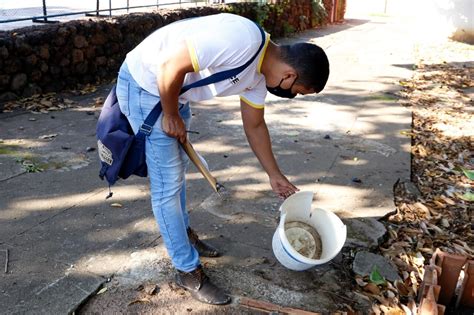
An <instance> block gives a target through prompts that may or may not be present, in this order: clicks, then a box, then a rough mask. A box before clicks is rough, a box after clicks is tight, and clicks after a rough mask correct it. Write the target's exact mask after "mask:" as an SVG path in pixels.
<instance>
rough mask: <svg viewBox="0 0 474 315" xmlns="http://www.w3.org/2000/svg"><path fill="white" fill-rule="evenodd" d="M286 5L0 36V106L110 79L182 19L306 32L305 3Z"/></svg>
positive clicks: (74, 24) (165, 14) (133, 17)
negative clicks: (237, 21)
mask: <svg viewBox="0 0 474 315" xmlns="http://www.w3.org/2000/svg"><path fill="white" fill-rule="evenodd" d="M286 4H288V5H289V6H290V8H291V9H290V10H283V11H284V12H281V11H282V9H281V8H280V9H278V6H276V5H271V4H270V5H268V6H266V7H267V8H264V9H262V6H257V5H256V4H251V3H242V4H233V5H223V6H212V7H211V6H206V7H195V8H189V9H183V10H173V11H170V10H160V11H158V12H156V13H142V14H129V15H124V16H121V17H117V18H115V19H114V20H112V21H108V20H76V21H71V22H66V23H62V24H49V25H41V26H32V27H26V28H21V29H16V30H13V31H7V32H0V102H2V101H8V100H14V99H17V98H19V97H28V96H32V95H34V94H40V93H47V92H57V91H60V90H63V89H67V88H77V87H78V86H79V85H80V84H87V83H96V82H98V81H101V80H109V79H112V78H114V77H115V76H116V75H117V71H118V68H119V66H120V64H121V63H122V61H123V60H124V58H125V55H126V53H127V52H128V51H130V50H131V49H132V48H133V47H135V46H136V45H137V44H138V43H139V42H140V41H141V40H143V39H144V38H145V37H146V36H147V35H149V34H150V33H151V32H153V31H154V30H156V29H157V28H159V27H161V26H163V25H167V24H169V23H171V22H174V21H177V20H180V19H183V18H189V17H196V16H203V15H209V14H216V13H219V12H233V13H237V14H241V15H243V16H246V17H248V18H250V19H252V20H254V21H257V22H260V23H262V24H263V25H264V27H265V29H266V30H267V31H268V32H269V33H271V34H272V35H273V36H274V37H276V36H280V35H284V34H285V33H287V32H288V31H298V30H304V29H305V28H309V27H312V24H311V17H310V15H311V8H312V6H311V0H291V1H287V2H286ZM260 9H262V10H260ZM259 10H260V11H259ZM278 10H280V11H278ZM285 28H286V29H285ZM210 36H212V34H210Z"/></svg>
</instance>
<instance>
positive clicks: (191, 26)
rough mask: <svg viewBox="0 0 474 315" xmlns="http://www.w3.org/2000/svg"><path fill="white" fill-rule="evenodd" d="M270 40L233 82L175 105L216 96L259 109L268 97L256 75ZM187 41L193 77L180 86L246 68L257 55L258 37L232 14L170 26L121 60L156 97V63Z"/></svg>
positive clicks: (253, 27) (199, 90)
mask: <svg viewBox="0 0 474 315" xmlns="http://www.w3.org/2000/svg"><path fill="white" fill-rule="evenodd" d="M269 41H270V35H269V34H268V33H265V45H264V47H262V50H261V51H260V52H259V54H258V56H257V57H256V58H255V60H254V61H253V62H252V63H251V64H250V65H249V66H248V67H247V68H246V69H245V70H244V71H242V72H241V73H240V74H238V75H237V77H232V78H229V79H226V80H224V81H221V82H217V83H214V84H211V85H207V86H203V87H199V88H194V89H190V90H189V91H187V92H186V93H184V94H183V95H181V96H180V98H179V101H180V102H182V103H185V102H187V101H194V102H197V101H202V100H208V99H211V98H213V97H215V96H229V95H240V97H241V99H243V100H244V101H245V102H247V103H248V104H250V105H251V106H253V107H255V108H263V106H264V102H265V96H266V94H267V89H266V84H265V77H264V76H263V75H262V74H261V72H260V67H261V66H262V61H263V57H264V56H265V51H266V48H267V46H268V42H269ZM182 42H186V44H187V47H188V50H189V54H190V56H191V60H192V63H193V68H194V71H195V72H193V73H188V74H186V77H185V79H184V85H187V84H190V83H192V82H196V81H198V80H200V79H202V78H205V77H208V76H209V75H211V74H213V73H217V72H221V71H224V70H229V69H233V68H236V67H239V66H241V65H243V64H245V63H246V62H247V61H248V60H250V58H252V57H253V55H254V54H255V53H256V52H257V50H258V47H259V46H260V44H261V42H262V35H261V33H260V31H259V29H258V27H257V26H256V25H255V23H254V22H252V21H250V20H248V19H246V18H244V17H241V16H238V15H233V14H228V13H222V14H216V15H210V16H204V17H198V18H192V19H186V20H183V21H178V22H174V23H172V24H169V25H167V26H165V27H162V28H160V29H158V30H157V31H155V32H154V33H152V34H151V35H149V36H148V37H147V38H145V39H144V40H143V42H141V43H140V44H139V45H138V46H137V47H136V48H135V49H133V50H132V51H131V52H129V53H128V54H127V57H126V59H125V61H126V63H127V66H128V69H129V71H130V74H131V75H132V77H133V78H134V79H135V81H137V83H138V84H139V85H140V86H141V87H142V88H143V89H145V90H146V91H148V92H150V93H152V94H154V95H159V91H158V85H157V74H158V71H159V69H160V64H161V63H162V62H164V61H166V60H167V59H169V58H171V57H172V56H173V54H174V52H175V51H176V47H177V46H178V45H179V44H182Z"/></svg>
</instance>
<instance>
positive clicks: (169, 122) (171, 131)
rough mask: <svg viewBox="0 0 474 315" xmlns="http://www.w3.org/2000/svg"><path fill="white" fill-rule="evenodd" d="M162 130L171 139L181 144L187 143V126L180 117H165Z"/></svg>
mask: <svg viewBox="0 0 474 315" xmlns="http://www.w3.org/2000/svg"><path fill="white" fill-rule="evenodd" d="M161 128H162V129H163V131H164V132H165V133H166V134H167V135H168V136H170V137H173V138H176V139H178V141H179V142H181V143H184V142H185V141H186V125H185V124H184V121H183V119H182V118H181V116H179V115H166V114H164V115H163V120H162V122H161Z"/></svg>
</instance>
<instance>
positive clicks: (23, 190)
mask: <svg viewBox="0 0 474 315" xmlns="http://www.w3.org/2000/svg"><path fill="white" fill-rule="evenodd" d="M409 30H410V26H409V24H407V23H405V21H400V20H396V19H392V18H374V19H373V20H348V21H347V23H346V24H345V25H336V26H331V27H328V28H326V29H323V30H311V31H308V32H305V33H302V34H298V35H297V36H296V37H294V38H290V39H286V40H284V41H282V42H294V41H299V40H307V41H311V42H315V43H317V44H319V45H321V46H322V47H323V48H325V49H326V50H327V52H328V55H329V58H330V61H331V77H330V81H329V82H328V86H327V88H326V89H325V91H324V93H322V94H321V95H315V96H305V97H297V98H296V99H294V100H291V101H289V100H281V99H278V98H276V97H273V96H270V97H269V98H268V105H267V107H266V109H265V110H266V120H267V124H268V128H269V130H270V133H271V136H272V139H273V149H274V152H275V155H276V157H277V159H278V161H279V163H280V166H281V168H282V170H283V172H284V173H285V174H286V175H287V176H288V177H289V178H290V179H291V180H292V181H293V182H294V183H295V184H296V185H297V186H298V187H299V188H300V189H304V190H311V191H314V192H315V199H314V206H315V207H322V208H326V209H328V210H332V211H335V212H337V213H338V215H340V216H341V217H343V218H344V219H345V221H346V222H348V223H347V224H348V225H349V223H354V224H353V225H354V226H356V227H360V226H361V225H360V224H359V223H360V222H365V223H367V224H369V223H370V224H369V225H368V226H370V229H368V230H369V232H370V235H362V236H361V238H362V239H369V240H371V241H370V242H369V243H360V242H358V241H357V239H355V241H354V242H352V243H350V242H349V243H350V246H362V247H370V246H372V245H370V244H373V242H376V241H377V239H378V238H379V235H380V233H383V230H382V229H378V228H377V229H375V228H373V227H374V225H373V224H372V223H374V222H375V223H374V224H375V225H376V226H377V227H378V225H377V223H376V222H377V221H375V220H374V218H378V217H380V216H383V215H385V214H386V213H387V212H390V211H392V210H393V207H394V205H393V194H392V186H393V184H394V183H395V182H396V180H397V179H398V178H409V165H410V161H409V159H410V155H409V145H410V143H409V138H406V137H404V136H403V135H401V134H400V131H402V130H407V129H410V121H411V120H410V119H411V117H410V114H409V112H407V111H406V110H405V109H404V108H402V107H401V106H399V104H397V102H396V101H397V100H396V99H395V98H394V97H393V94H391V93H393V92H394V91H396V90H397V88H398V83H397V81H398V80H399V79H401V78H406V77H409V76H410V74H411V64H413V63H414V61H413V59H414V58H413V43H414V41H413V39H412V38H411V37H410V36H407V34H410V33H409ZM108 88H109V86H104V87H103V88H102V89H100V90H99V91H98V92H96V93H95V94H92V95H88V96H86V97H82V98H77V101H78V107H77V108H72V109H69V110H65V111H61V112H54V113H49V114H41V115H34V114H31V113H24V114H18V115H5V116H4V115H3V114H2V115H1V116H0V123H1V126H2V135H1V138H2V139H3V142H2V143H1V146H0V148H5V146H8V145H13V146H14V148H15V150H13V152H10V153H9V154H0V156H1V160H0V163H2V167H1V168H0V226H1V228H0V246H3V247H8V248H9V249H11V255H12V256H11V257H12V258H11V265H10V268H11V269H10V272H9V274H7V275H1V277H2V278H1V279H2V281H0V292H1V294H0V302H1V304H2V305H5V309H7V310H8V312H11V313H15V312H16V313H21V312H22V311H24V310H25V309H27V308H28V307H31V308H30V309H31V310H34V311H35V312H37V313H41V312H43V310H51V311H52V312H53V313H67V312H70V311H72V310H74V308H75V307H76V306H77V305H78V303H80V301H82V300H83V299H84V296H86V295H87V293H86V292H88V293H91V294H92V293H93V292H95V290H96V289H97V286H98V285H100V283H102V282H103V281H104V280H105V279H107V278H109V277H111V276H113V275H115V278H114V279H113V281H112V282H110V283H108V284H107V287H108V289H109V291H107V292H108V293H107V292H106V293H104V294H103V295H102V294H101V295H99V296H96V297H95V298H94V299H93V300H92V301H91V303H92V304H93V305H94V307H95V308H94V307H92V308H88V307H89V306H86V308H85V309H84V310H86V309H87V310H91V311H94V310H95V311H97V310H99V312H100V311H103V310H105V309H107V310H112V309H114V310H117V311H123V310H127V311H130V312H147V311H148V312H151V311H152V310H153V309H154V307H161V309H164V310H169V313H173V312H174V313H180V312H181V313H182V312H186V311H188V309H192V310H194V311H203V312H209V313H212V312H214V313H216V314H218V313H219V312H223V311H225V310H227V311H229V312H232V313H237V314H238V313H243V312H240V311H242V310H241V309H240V308H239V306H238V304H232V305H230V306H228V307H227V308H214V307H210V306H203V305H201V304H199V303H197V302H193V301H192V300H191V298H190V297H189V295H188V294H186V293H184V292H183V291H182V290H181V291H180V290H178V289H176V288H174V287H173V286H172V285H169V283H170V282H171V281H172V279H173V275H172V273H173V271H172V267H171V264H170V262H169V259H168V258H167V255H166V253H165V250H164V248H163V245H162V242H161V240H160V238H159V234H158V233H157V229H156V223H155V222H154V219H153V217H152V214H151V211H150V201H149V193H148V182H147V180H146V179H138V178H133V179H129V180H127V181H123V182H120V183H119V184H118V185H117V186H116V187H114V188H113V191H114V197H113V199H111V200H110V199H109V200H105V199H104V198H105V196H106V194H107V188H106V185H105V184H104V183H103V182H101V181H100V180H98V179H97V171H98V164H97V163H98V162H97V152H87V148H88V147H95V146H96V142H95V137H94V132H95V121H96V118H97V115H98V109H97V108H95V107H94V106H93V105H94V103H95V100H94V98H95V97H97V96H105V95H106V94H107V90H108ZM193 111H194V118H195V119H194V122H193V126H192V128H191V129H193V130H197V131H199V132H200V134H199V135H192V137H191V140H192V142H193V143H194V145H195V148H196V149H197V150H198V152H200V153H201V154H203V155H204V157H205V158H206V159H207V160H208V162H209V165H210V168H211V171H212V173H213V175H214V176H216V177H217V178H218V180H219V181H220V182H221V183H223V184H224V185H225V186H226V187H227V189H228V191H229V194H228V195H227V196H224V199H219V198H217V197H216V195H214V194H213V192H212V190H211V189H210V188H209V187H208V186H207V183H206V182H205V181H204V179H202V177H201V175H200V174H198V173H197V172H196V170H195V168H193V167H191V168H190V171H189V174H188V175H187V178H188V182H187V185H188V196H189V198H188V205H187V206H188V209H190V210H192V212H191V223H192V225H193V227H194V228H195V229H196V230H197V231H198V232H199V234H200V235H202V236H203V237H204V238H205V239H207V240H208V241H209V242H211V243H213V244H215V245H216V246H218V247H220V248H222V249H223V250H224V252H225V256H224V257H221V258H219V259H208V260H203V263H204V264H205V266H206V267H207V269H208V270H209V273H210V276H211V278H213V279H215V280H216V282H217V283H219V285H221V286H223V287H224V288H225V289H226V290H228V291H229V292H230V293H231V294H232V295H233V296H234V297H235V298H236V299H238V298H239V297H240V296H248V297H251V298H254V299H262V300H265V301H269V302H272V303H275V304H278V305H282V306H290V307H295V308H304V309H307V310H312V311H336V310H337V309H338V305H337V303H335V301H338V299H341V296H342V297H343V298H344V297H346V295H345V292H344V283H346V282H347V281H352V279H351V278H350V276H348V275H347V273H346V272H345V266H344V257H343V256H338V257H336V259H334V260H333V261H332V262H331V263H330V264H327V265H324V266H321V267H318V268H315V269H313V270H310V271H306V272H301V273H297V272H292V271H289V270H286V269H284V268H283V267H282V266H280V265H279V263H278V262H277V261H276V259H275V258H274V257H273V253H272V249H271V237H272V235H273V232H274V230H275V228H276V226H277V222H278V218H279V213H278V211H277V210H278V207H279V205H280V203H281V201H280V200H278V199H277V198H276V197H275V196H274V195H273V194H272V193H271V192H270V186H269V184H268V178H267V176H266V174H265V173H264V172H263V171H262V169H261V167H260V166H259V164H258V161H257V159H256V158H255V157H254V155H253V153H252V152H251V150H250V148H249V147H248V144H247V143H246V140H245V136H244V132H243V129H242V123H241V121H240V114H239V101H238V98H236V97H231V98H221V99H216V100H212V101H210V102H207V103H202V104H194V105H193ZM91 113H92V114H91ZM52 116H54V118H52ZM30 118H34V119H33V120H30ZM20 127H22V128H20ZM51 135H54V136H51ZM326 135H329V137H330V139H326V138H327V137H326ZM42 136H51V137H45V138H46V139H40V137H42ZM18 157H20V158H25V157H27V158H30V159H33V160H34V162H35V163H36V164H37V165H40V164H41V165H43V166H44V168H45V171H44V172H42V173H25V174H23V173H21V169H19V168H18V163H17V162H16V159H17V158H18ZM354 158H357V159H354ZM5 165H8V167H3V166H5ZM354 177H357V178H359V179H360V180H361V183H355V182H353V181H352V179H353V178H354ZM226 198H227V199H226ZM112 203H119V204H120V205H121V207H112V206H111V204H112ZM365 226H366V225H364V228H362V230H367V229H366V228H365ZM354 230H355V231H357V229H354ZM356 233H358V232H356ZM370 237H372V238H370ZM361 238H359V240H360V239H361ZM371 242H372V243H371ZM32 262H33V263H32ZM71 265H73V266H74V267H73V268H72V267H71ZM3 279H5V281H3ZM146 281H154V282H156V283H158V284H159V287H160V293H159V294H158V295H157V296H155V297H153V298H150V301H151V302H150V304H149V305H148V304H147V303H143V304H141V303H132V304H131V305H129V303H130V302H133V299H136V298H137V297H138V295H137V294H138V293H137V292H136V290H135V288H136V285H137V284H141V283H144V282H146ZM14 283H15V284H14ZM134 286H135V287H134ZM78 287H79V288H80V289H78ZM41 290H42V291H41ZM76 291H77V292H78V294H77V295H76V296H73V295H71V292H76ZM38 292H41V294H40V296H41V299H39V298H38V297H37V293H38ZM43 294H44V295H43ZM140 294H141V293H140ZM110 299H112V300H110ZM21 301H23V302H21ZM28 301H31V302H28ZM62 301H67V303H63V304H62V305H59V304H61V303H62ZM27 303H30V304H27ZM31 303H33V304H35V306H34V307H33V306H31V305H32V304H31ZM114 305H115V306H114ZM60 307H62V308H60ZM113 307H119V308H113Z"/></svg>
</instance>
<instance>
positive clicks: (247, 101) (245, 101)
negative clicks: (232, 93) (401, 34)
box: [240, 96, 265, 109]
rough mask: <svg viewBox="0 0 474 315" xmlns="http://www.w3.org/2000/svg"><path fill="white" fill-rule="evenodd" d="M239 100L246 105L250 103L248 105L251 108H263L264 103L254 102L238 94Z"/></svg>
mask: <svg viewBox="0 0 474 315" xmlns="http://www.w3.org/2000/svg"><path fill="white" fill-rule="evenodd" d="M240 100H241V101H243V102H244V103H245V104H248V105H250V106H252V107H253V108H256V109H264V108H265V105H263V104H255V103H254V102H251V101H249V100H248V99H246V98H245V97H243V96H240Z"/></svg>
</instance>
